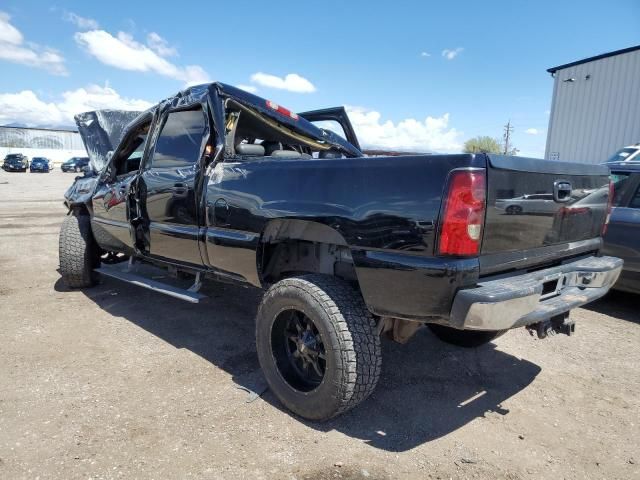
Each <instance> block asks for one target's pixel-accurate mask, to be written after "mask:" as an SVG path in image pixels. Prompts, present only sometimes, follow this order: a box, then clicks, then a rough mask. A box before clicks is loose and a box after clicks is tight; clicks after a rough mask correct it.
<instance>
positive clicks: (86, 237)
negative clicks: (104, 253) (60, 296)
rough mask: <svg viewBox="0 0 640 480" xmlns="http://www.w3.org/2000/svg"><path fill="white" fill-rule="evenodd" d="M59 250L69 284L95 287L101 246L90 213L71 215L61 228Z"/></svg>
mask: <svg viewBox="0 0 640 480" xmlns="http://www.w3.org/2000/svg"><path fill="white" fill-rule="evenodd" d="M58 253H59V256H60V274H61V275H62V281H63V282H64V284H65V285H66V286H67V287H69V288H84V287H91V286H93V285H95V284H96V282H97V274H96V273H95V272H94V270H93V269H94V268H97V267H98V266H100V248H99V247H98V244H97V243H96V241H95V239H94V238H93V233H92V232H91V221H90V218H89V216H88V215H81V214H76V213H73V214H71V215H67V217H66V218H65V219H64V222H62V227H61V228H60V240H59V247H58Z"/></svg>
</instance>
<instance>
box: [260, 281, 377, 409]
mask: <svg viewBox="0 0 640 480" xmlns="http://www.w3.org/2000/svg"><path fill="white" fill-rule="evenodd" d="M256 346H257V350H258V358H259V360H260V365H261V367H262V370H263V372H264V375H265V377H266V379H267V382H268V384H269V386H270V387H271V390H272V391H273V393H274V394H275V395H276V397H278V399H279V400H280V401H281V402H282V403H283V404H284V405H285V406H286V407H287V408H288V409H289V410H291V411H293V412H294V413H296V414H298V415H300V416H302V417H304V418H308V419H311V420H327V419H329V418H332V417H335V416H336V415H339V414H341V413H343V412H345V411H347V410H349V409H350V408H353V407H355V406H356V405H358V404H359V403H360V402H362V401H363V400H364V399H366V398H367V397H368V396H369V395H370V394H371V392H373V390H374V389H375V386H376V384H377V382H378V378H379V377H380V371H381V368H382V352H381V347H380V337H379V335H378V334H377V332H376V323H375V321H374V319H373V317H372V315H371V314H370V313H369V311H368V310H367V308H366V306H365V304H364V301H363V300H362V298H361V297H360V295H359V294H358V293H357V292H356V291H355V290H354V289H353V288H351V287H350V286H349V285H348V284H347V283H345V282H343V281H342V280H340V279H338V278H335V277H331V276H328V275H318V274H309V275H303V276H299V277H293V278H287V279H284V280H281V281H279V282H278V283H276V284H274V285H273V286H272V287H271V288H269V290H268V291H267V292H266V294H265V296H264V298H263V300H262V303H261V304H260V307H259V309H258V315H257V319H256Z"/></svg>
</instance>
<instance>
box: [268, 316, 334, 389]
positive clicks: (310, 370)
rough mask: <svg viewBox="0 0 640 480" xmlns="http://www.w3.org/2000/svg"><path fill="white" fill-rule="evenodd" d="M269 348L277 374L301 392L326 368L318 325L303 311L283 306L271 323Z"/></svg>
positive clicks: (319, 380)
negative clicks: (285, 308)
mask: <svg viewBox="0 0 640 480" xmlns="http://www.w3.org/2000/svg"><path fill="white" fill-rule="evenodd" d="M271 348H272V351H273V355H274V358H275V361H276V365H277V367H278V371H279V372H280V375H282V377H283V378H284V379H285V381H286V382H287V383H288V384H289V385H291V386H292V387H293V388H295V389H296V390H298V391H301V392H309V391H311V390H313V389H315V388H317V387H318V385H320V384H321V383H322V379H323V378H324V372H325V370H326V368H327V363H326V362H327V359H326V356H325V349H324V343H323V341H322V336H321V335H320V332H319V331H318V328H317V327H316V325H315V324H314V323H313V320H311V319H310V318H309V317H308V316H307V315H306V314H305V313H303V312H301V311H299V310H294V309H288V310H284V311H283V312H282V313H280V315H278V317H277V318H276V320H275V322H274V323H273V327H272V329H271Z"/></svg>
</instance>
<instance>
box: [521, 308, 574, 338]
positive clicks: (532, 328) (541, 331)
mask: <svg viewBox="0 0 640 480" xmlns="http://www.w3.org/2000/svg"><path fill="white" fill-rule="evenodd" d="M527 330H529V333H530V334H531V336H533V335H534V334H537V335H538V338H540V339H542V338H547V337H548V336H549V335H555V334H556V333H562V334H564V335H568V336H571V335H573V334H574V333H576V322H574V321H572V320H569V312H567V313H562V314H560V315H556V316H554V317H551V318H550V319H549V320H544V321H542V322H538V323H534V324H532V325H527Z"/></svg>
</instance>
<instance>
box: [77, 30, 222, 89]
mask: <svg viewBox="0 0 640 480" xmlns="http://www.w3.org/2000/svg"><path fill="white" fill-rule="evenodd" d="M150 37H151V34H150ZM74 38H75V40H76V43H77V44H78V45H80V46H81V47H82V48H84V49H85V50H86V51H87V52H88V53H89V54H90V55H92V56H94V57H95V58H97V59H98V60H99V61H100V62H102V63H104V64H106V65H109V66H112V67H115V68H120V69H122V70H130V71H135V72H154V73H157V74H159V75H163V76H165V77H170V78H175V79H176V80H181V81H183V82H185V83H186V84H187V85H195V84H198V83H206V82H209V81H210V78H209V75H208V74H207V72H205V70H204V69H203V68H202V67H201V66H199V65H187V66H184V67H180V66H177V65H175V64H173V63H171V62H169V61H168V60H166V59H165V58H163V57H162V56H161V55H160V54H159V53H158V52H157V49H158V46H159V43H158V39H159V40H160V41H161V42H160V44H162V45H163V46H164V48H165V50H164V53H167V50H169V51H171V50H174V49H172V48H170V47H168V45H167V44H166V42H165V41H164V39H163V38H162V37H160V36H159V35H157V34H154V37H153V40H150V39H148V40H149V41H150V42H152V44H150V45H149V46H147V45H143V44H142V43H139V42H137V41H135V40H134V39H133V37H132V36H131V35H129V34H127V33H124V32H118V34H117V36H115V37H114V36H113V35H111V34H110V33H109V32H106V31H104V30H90V31H88V32H76V34H75V36H74ZM163 42H164V43H163ZM152 45H153V46H152Z"/></svg>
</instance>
